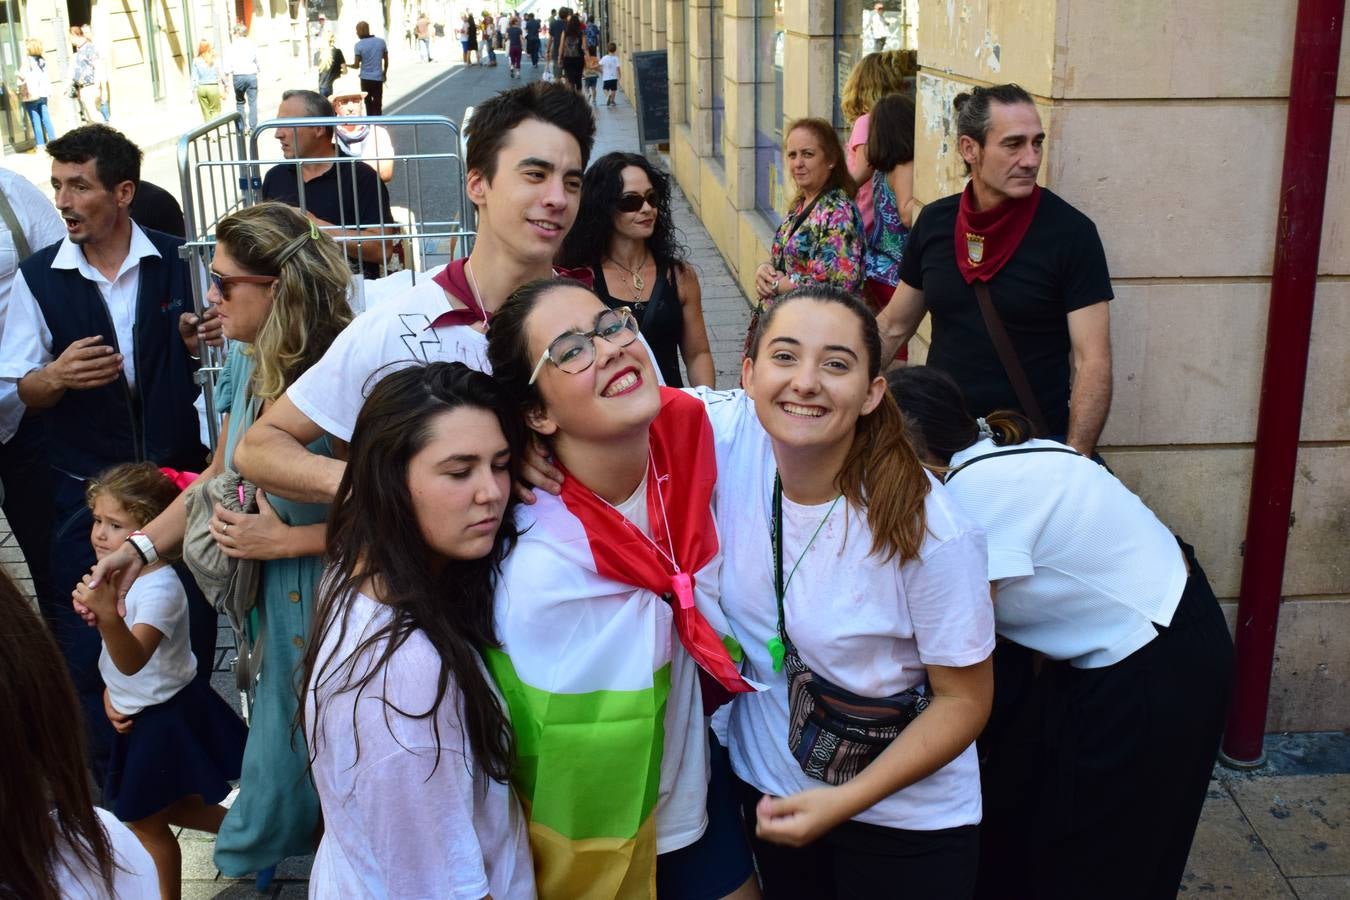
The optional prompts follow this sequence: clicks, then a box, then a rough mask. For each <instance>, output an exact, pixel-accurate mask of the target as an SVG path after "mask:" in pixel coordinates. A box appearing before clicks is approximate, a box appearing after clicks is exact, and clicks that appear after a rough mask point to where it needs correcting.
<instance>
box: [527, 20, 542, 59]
mask: <svg viewBox="0 0 1350 900" xmlns="http://www.w3.org/2000/svg"><path fill="white" fill-rule="evenodd" d="M525 52H526V53H528V54H529V55H530V65H531V66H533V67H534V68H536V69H537V68H539V20H538V19H536V18H535V16H534V13H526V14H525Z"/></svg>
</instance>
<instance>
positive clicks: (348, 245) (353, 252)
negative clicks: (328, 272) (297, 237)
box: [305, 162, 398, 263]
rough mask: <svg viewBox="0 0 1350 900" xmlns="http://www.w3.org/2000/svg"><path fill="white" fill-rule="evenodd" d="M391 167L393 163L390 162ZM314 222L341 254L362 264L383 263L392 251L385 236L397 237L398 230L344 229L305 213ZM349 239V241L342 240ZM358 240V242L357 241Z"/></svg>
mask: <svg viewBox="0 0 1350 900" xmlns="http://www.w3.org/2000/svg"><path fill="white" fill-rule="evenodd" d="M390 165H391V166H392V165H393V163H392V162H391V163H390ZM305 215H306V216H308V217H309V218H310V219H312V220H313V221H314V224H315V225H318V226H319V227H320V228H322V229H323V230H324V231H325V232H326V233H327V234H328V236H329V237H331V238H332V239H333V240H335V241H338V246H339V247H341V248H342V250H343V252H344V253H346V254H347V255H348V256H350V257H351V258H352V259H359V260H361V261H362V262H370V263H377V262H383V261H384V259H385V257H387V256H388V255H389V254H390V253H391V252H393V251H392V249H391V248H390V247H389V246H387V245H389V244H391V241H389V240H387V239H385V236H386V235H397V234H398V228H396V227H395V226H393V225H374V226H371V227H370V228H344V227H343V226H341V225H337V224H335V223H333V222H329V221H327V220H326V219H320V218H319V217H318V216H316V215H314V214H313V213H310V212H307V213H305ZM342 238H350V239H351V240H342ZM357 238H360V240H357Z"/></svg>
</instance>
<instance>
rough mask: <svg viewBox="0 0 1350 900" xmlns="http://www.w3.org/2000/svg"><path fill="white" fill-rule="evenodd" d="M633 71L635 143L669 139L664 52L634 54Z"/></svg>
mask: <svg viewBox="0 0 1350 900" xmlns="http://www.w3.org/2000/svg"><path fill="white" fill-rule="evenodd" d="M633 72H634V73H635V74H636V77H637V89H636V91H634V93H635V94H636V97H637V120H638V144H639V145H640V149H642V150H646V148H647V145H648V144H654V143H660V142H663V141H668V140H670V76H669V75H668V74H667V69H666V51H664V50H646V51H644V52H642V53H634V54H633Z"/></svg>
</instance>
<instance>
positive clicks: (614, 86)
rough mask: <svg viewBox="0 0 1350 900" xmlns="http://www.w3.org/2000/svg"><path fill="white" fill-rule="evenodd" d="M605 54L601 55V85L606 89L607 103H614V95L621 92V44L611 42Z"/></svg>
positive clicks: (610, 104) (611, 104)
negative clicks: (619, 54)
mask: <svg viewBox="0 0 1350 900" xmlns="http://www.w3.org/2000/svg"><path fill="white" fill-rule="evenodd" d="M605 49H606V51H607V52H606V53H605V55H604V56H602V57H600V77H601V78H602V79H603V83H602V84H601V87H603V88H604V89H605V105H606V106H613V105H614V95H615V94H617V93H618V92H619V56H618V53H619V45H618V44H616V43H614V42H613V41H610V42H609V46H608V47H607V48H605Z"/></svg>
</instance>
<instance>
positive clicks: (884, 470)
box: [750, 285, 932, 563]
mask: <svg viewBox="0 0 1350 900" xmlns="http://www.w3.org/2000/svg"><path fill="white" fill-rule="evenodd" d="M803 300H812V301H815V302H816V303H832V304H835V305H837V306H842V307H843V308H844V309H847V310H848V311H849V312H851V313H852V314H853V316H854V318H856V319H857V320H858V325H859V327H860V328H861V329H862V339H863V347H864V348H865V349H866V351H867V377H868V379H869V380H870V379H873V378H876V377H877V376H878V375H879V374H881V334H880V332H879V331H878V330H877V320H876V317H875V316H874V315H872V313H871V312H869V311H868V309H867V307H865V306H864V305H863V303H862V301H861V300H859V299H858V298H857V297H855V296H853V295H852V294H850V293H848V292H847V291H843V290H840V289H839V288H834V287H828V286H815V285H812V286H807V287H800V288H797V289H796V290H794V291H789V292H788V293H786V294H784V295H783V296H782V297H780V298H779V299H778V301H777V302H776V303H774V305H773V306H771V307H769V309H768V311H767V314H766V315H765V317H764V318H763V319H762V320H761V322H760V325H759V330H758V331H756V332H755V339H754V342H753V343H752V344H751V346H750V358H751V359H752V360H756V361H757V360H758V359H759V349H760V345H761V343H762V342H763V339H764V336H765V335H766V334H768V333H769V329H770V328H771V327H772V325H773V320H774V318H775V316H776V315H777V313H778V311H779V310H781V309H782V308H783V307H785V306H787V305H788V304H790V303H795V302H799V301H803ZM835 486H836V487H837V488H838V490H839V493H841V494H843V495H844V498H845V499H846V500H848V502H849V504H850V505H851V506H853V508H855V509H859V510H866V512H867V525H868V527H869V528H870V529H871V530H872V553H873V554H875V555H877V556H879V557H880V558H881V561H882V562H888V561H890V560H891V559H894V558H895V557H896V556H899V557H900V562H902V563H903V562H908V561H909V560H911V559H914V558H916V557H917V556H918V555H919V548H920V547H921V546H922V545H923V539H924V534H925V533H926V531H927V528H928V521H927V517H926V515H925V511H924V501H925V500H926V499H927V497H928V493H929V491H930V490H931V489H932V486H931V484H930V482H929V480H928V473H927V470H926V469H925V468H924V465H923V462H922V461H921V460H920V459H919V454H918V453H917V452H916V451H915V449H914V445H913V444H912V443H911V442H910V439H909V435H908V434H907V433H906V432H905V427H904V422H903V420H902V419H901V417H900V409H899V408H898V407H897V406H896V405H895V401H894V400H893V399H892V398H891V395H890V392H889V391H888V392H886V393H884V394H882V397H881V402H880V403H878V404H877V407H876V409H874V410H872V411H871V412H870V413H867V414H866V415H862V416H859V417H858V424H857V426H856V427H855V431H854V433H853V443H852V444H851V445H850V446H849V451H848V456H846V457H845V458H844V465H843V467H842V468H841V469H840V470H839V474H838V476H836V478H835Z"/></svg>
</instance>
